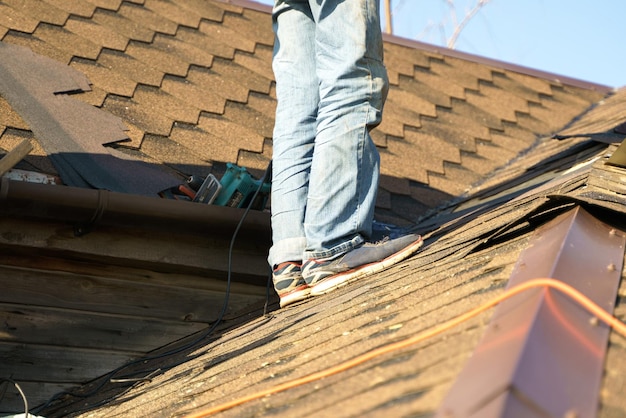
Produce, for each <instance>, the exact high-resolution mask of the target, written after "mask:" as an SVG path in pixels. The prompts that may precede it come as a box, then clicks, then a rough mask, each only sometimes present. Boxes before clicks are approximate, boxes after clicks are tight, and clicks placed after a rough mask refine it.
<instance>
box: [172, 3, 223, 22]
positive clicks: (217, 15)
mask: <svg viewBox="0 0 626 418" xmlns="http://www.w3.org/2000/svg"><path fill="white" fill-rule="evenodd" d="M176 4H177V5H180V7H182V8H184V9H186V10H189V11H191V12H192V13H194V14H196V13H197V14H199V15H200V16H202V18H203V19H208V20H213V21H215V22H221V21H222V20H223V18H224V7H221V5H219V4H217V3H215V2H211V1H203V0H176ZM224 6H226V5H224Z"/></svg>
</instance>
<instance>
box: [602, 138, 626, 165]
mask: <svg viewBox="0 0 626 418" xmlns="http://www.w3.org/2000/svg"><path fill="white" fill-rule="evenodd" d="M606 163H607V164H609V165H613V166H616V167H621V168H626V141H622V143H621V144H620V145H619V146H618V147H617V149H616V150H615V151H613V154H611V156H610V157H609V159H608V160H607V161H606Z"/></svg>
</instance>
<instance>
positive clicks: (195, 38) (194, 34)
mask: <svg viewBox="0 0 626 418" xmlns="http://www.w3.org/2000/svg"><path fill="white" fill-rule="evenodd" d="M176 39H178V40H179V41H182V42H185V43H187V44H189V45H191V46H193V47H195V48H198V49H200V50H202V51H205V52H206V53H208V54H211V55H214V56H217V57H222V58H226V59H233V57H234V56H235V49H234V48H232V47H230V46H228V45H226V44H224V43H221V42H218V41H216V40H214V39H212V38H211V37H209V36H207V35H206V34H204V33H202V32H200V31H198V30H197V29H191V28H185V27H181V28H179V29H178V32H177V34H176Z"/></svg>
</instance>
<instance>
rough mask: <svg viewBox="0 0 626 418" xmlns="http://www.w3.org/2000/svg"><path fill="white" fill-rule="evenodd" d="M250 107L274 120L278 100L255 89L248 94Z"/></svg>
mask: <svg viewBox="0 0 626 418" xmlns="http://www.w3.org/2000/svg"><path fill="white" fill-rule="evenodd" d="M247 104H248V107H250V108H251V109H254V110H256V111H257V112H259V113H261V114H263V115H265V117H267V118H268V119H271V120H272V121H273V120H274V116H275V113H276V102H275V101H274V100H273V99H272V98H271V97H268V96H267V95H265V94H259V93H256V92H254V91H252V92H250V94H249V95H248V103H247Z"/></svg>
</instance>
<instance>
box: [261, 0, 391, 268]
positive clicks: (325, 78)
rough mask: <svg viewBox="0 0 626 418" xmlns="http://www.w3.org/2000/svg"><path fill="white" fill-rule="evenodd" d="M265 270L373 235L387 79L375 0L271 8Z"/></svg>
mask: <svg viewBox="0 0 626 418" xmlns="http://www.w3.org/2000/svg"><path fill="white" fill-rule="evenodd" d="M273 23H274V32H275V44H274V58H273V70H274V75H275V78H276V96H277V100H278V104H277V108H276V121H275V127H274V137H273V156H272V191H271V207H272V241H273V244H272V248H271V249H270V252H269V257H268V261H269V263H270V265H277V264H279V263H282V262H285V261H300V260H308V259H321V258H329V257H333V256H336V255H338V254H341V253H345V252H347V251H350V250H351V249H353V248H354V247H356V246H358V245H359V244H361V243H362V242H364V241H365V240H367V239H368V238H369V237H370V235H371V231H372V221H373V217H374V206H375V203H376V192H377V189H378V177H379V168H380V167H379V166H380V156H379V154H378V150H377V149H376V146H375V145H374V143H373V141H372V138H371V137H370V130H371V129H372V128H374V127H375V126H376V125H378V124H379V123H380V122H381V118H382V111H383V104H384V101H385V98H386V95H387V89H388V79H387V72H386V69H385V66H384V64H383V61H382V59H383V45H382V35H381V30H380V20H379V0H276V2H275V5H274V10H273Z"/></svg>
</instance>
